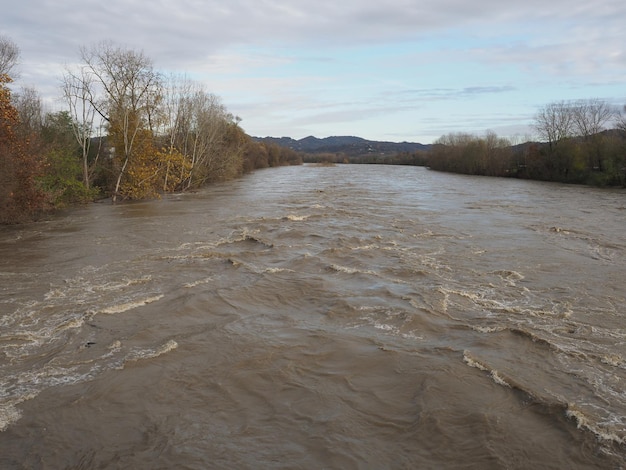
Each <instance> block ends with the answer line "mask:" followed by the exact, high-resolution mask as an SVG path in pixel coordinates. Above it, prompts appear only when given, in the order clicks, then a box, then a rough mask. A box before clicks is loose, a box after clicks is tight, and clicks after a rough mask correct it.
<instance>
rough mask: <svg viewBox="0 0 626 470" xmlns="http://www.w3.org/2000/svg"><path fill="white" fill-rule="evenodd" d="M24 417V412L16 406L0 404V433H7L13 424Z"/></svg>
mask: <svg viewBox="0 0 626 470" xmlns="http://www.w3.org/2000/svg"><path fill="white" fill-rule="evenodd" d="M21 417H22V412H21V411H20V410H18V409H17V408H16V407H15V405H12V404H10V403H5V404H3V403H0V432H2V431H5V430H6V429H7V428H8V427H9V426H10V425H11V424H13V423H15V422H16V421H18V420H19V419H20V418H21Z"/></svg>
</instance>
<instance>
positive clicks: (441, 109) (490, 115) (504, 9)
mask: <svg viewBox="0 0 626 470" xmlns="http://www.w3.org/2000/svg"><path fill="white" fill-rule="evenodd" d="M5 3H7V0H5ZM2 10H3V11H2V14H1V15H0V35H3V36H5V37H8V38H9V39H11V40H12V41H13V42H15V43H16V44H17V45H18V47H19V48H20V50H21V61H20V62H21V63H20V67H19V72H20V76H19V78H18V80H17V83H16V86H28V87H34V88H36V89H37V90H38V91H39V93H40V94H41V95H42V96H43V97H44V98H45V99H46V100H47V101H49V102H50V103H56V104H55V105H54V106H58V107H60V106H61V104H60V102H59V101H55V99H56V98H58V97H59V96H60V91H59V82H60V80H61V76H62V74H63V68H64V67H65V66H66V65H68V64H73V63H76V62H77V61H78V57H79V48H80V47H81V46H92V45H94V44H96V43H98V42H100V41H104V40H110V41H113V42H114V43H116V44H118V45H121V46H124V47H128V48H131V49H134V50H138V51H143V53H144V54H145V55H146V56H148V57H150V58H151V59H152V60H153V62H154V66H155V68H156V69H158V70H161V71H163V72H165V73H169V72H173V73H176V74H185V75H187V76H188V77H190V78H192V79H194V80H196V81H200V82H203V83H205V84H206V88H207V90H208V91H210V92H212V93H214V94H216V95H218V96H220V97H221V98H222V100H223V102H224V104H225V105H226V107H227V108H228V109H229V111H230V112H232V113H233V114H236V115H238V116H240V117H241V118H242V122H241V125H242V127H243V128H244V129H245V131H246V132H247V133H248V134H250V135H254V136H277V137H279V136H289V137H293V138H302V137H306V136H308V135H315V136H317V137H326V136H330V135H356V136H360V137H364V138H367V139H372V140H389V141H413V142H422V143H430V142H432V141H434V140H435V139H437V138H438V137H440V136H441V135H444V134H447V133H449V132H471V133H476V134H482V133H483V132H485V131H486V130H493V131H495V132H496V133H497V134H498V135H500V136H507V137H508V136H515V135H517V136H520V137H524V136H528V135H531V132H532V130H531V128H530V127H529V125H530V124H531V123H532V120H533V115H534V114H535V113H536V112H537V111H538V109H539V108H541V107H542V106H545V105H546V104H548V103H550V102H553V101H560V100H573V99H586V98H599V99H602V100H605V101H607V102H609V103H611V104H615V105H619V106H620V107H621V106H622V105H624V104H626V2H624V0H585V1H580V0H550V1H546V0H525V1H523V2H522V1H518V0H515V1H512V0H475V1H473V2H470V1H468V0H386V1H385V2H382V1H380V0H315V1H313V0H228V1H227V0H152V1H147V0H107V1H106V2H105V1H102V0H97V1H95V0H60V1H53V0H22V1H18V2H15V3H13V2H12V4H11V6H9V7H7V6H6V5H5V6H4V7H3V8H2Z"/></svg>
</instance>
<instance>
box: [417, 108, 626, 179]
mask: <svg viewBox="0 0 626 470" xmlns="http://www.w3.org/2000/svg"><path fill="white" fill-rule="evenodd" d="M533 125H534V128H535V130H536V132H537V135H538V137H539V142H532V141H528V142H524V143H518V144H514V143H513V142H511V141H510V140H508V139H504V138H500V137H498V136H497V135H496V134H495V133H493V132H490V131H488V132H487V133H486V134H485V135H484V136H476V135H472V134H467V133H454V134H448V135H445V136H442V137H441V138H439V139H438V140H437V141H436V142H435V144H434V145H433V146H432V148H431V150H430V152H429V154H428V155H427V159H426V162H427V163H426V164H427V165H428V166H429V167H430V168H432V169H434V170H442V171H451V172H457V173H467V174H475V175H489V176H509V177H518V178H528V179H536V180H546V181H559V182H564V183H577V184H591V185H599V186H602V185H611V186H623V187H626V106H625V107H624V109H623V110H621V111H620V110H617V109H615V108H614V107H612V106H610V105H609V104H607V103H606V102H604V101H602V100H598V99H587V100H576V101H558V102H553V103H550V104H548V105H546V106H544V107H543V108H541V109H540V110H539V111H538V112H537V114H536V115H535V117H534V122H533ZM609 126H612V127H610V128H609Z"/></svg>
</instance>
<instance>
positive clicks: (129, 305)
mask: <svg viewBox="0 0 626 470" xmlns="http://www.w3.org/2000/svg"><path fill="white" fill-rule="evenodd" d="M163 297H164V295H163V294H159V295H155V296H152V297H147V298H145V299H139V300H134V301H132V302H126V303H123V304H119V305H113V306H112V307H107V308H104V309H102V310H100V313H106V314H109V315H111V314H115V313H124V312H127V311H129V310H133V309H135V308H138V307H143V306H144V305H148V304H151V303H152V302H156V301H158V300H161V299H162V298H163Z"/></svg>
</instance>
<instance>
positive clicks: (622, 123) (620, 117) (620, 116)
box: [615, 105, 626, 132]
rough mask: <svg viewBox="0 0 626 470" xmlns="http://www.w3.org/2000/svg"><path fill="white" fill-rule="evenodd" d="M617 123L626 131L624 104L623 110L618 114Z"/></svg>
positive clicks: (625, 107)
mask: <svg viewBox="0 0 626 470" xmlns="http://www.w3.org/2000/svg"><path fill="white" fill-rule="evenodd" d="M615 125H616V126H617V128H618V129H619V130H621V131H622V132H626V105H624V107H623V108H622V110H621V111H620V112H618V113H617V114H616V123H615Z"/></svg>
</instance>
